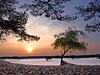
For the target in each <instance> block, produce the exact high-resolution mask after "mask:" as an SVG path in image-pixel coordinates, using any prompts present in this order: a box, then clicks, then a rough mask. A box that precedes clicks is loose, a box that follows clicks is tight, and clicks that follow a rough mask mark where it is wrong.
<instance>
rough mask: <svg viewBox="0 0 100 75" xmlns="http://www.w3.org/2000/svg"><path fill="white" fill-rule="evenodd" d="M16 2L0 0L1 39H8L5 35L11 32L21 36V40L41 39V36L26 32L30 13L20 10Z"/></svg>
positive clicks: (14, 0) (13, 0)
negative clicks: (17, 8)
mask: <svg viewBox="0 0 100 75" xmlns="http://www.w3.org/2000/svg"><path fill="white" fill-rule="evenodd" d="M16 3H17V1H16V0H0V40H2V41H6V38H5V36H9V35H11V34H13V35H14V36H16V37H20V39H19V41H23V40H24V41H30V40H31V41H32V40H36V41H37V40H39V37H37V36H34V35H29V34H28V33H27V32H26V27H25V24H26V23H27V17H28V15H27V14H26V12H18V11H17V10H16V7H15V4H16Z"/></svg>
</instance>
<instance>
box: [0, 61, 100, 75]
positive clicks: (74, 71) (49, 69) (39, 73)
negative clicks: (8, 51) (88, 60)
mask: <svg viewBox="0 0 100 75" xmlns="http://www.w3.org/2000/svg"><path fill="white" fill-rule="evenodd" d="M33 63H34V62H33ZM0 75H100V66H79V65H73V64H69V63H68V64H66V65H62V66H34V65H33V66H31V65H22V64H12V63H9V62H7V61H4V60H0Z"/></svg>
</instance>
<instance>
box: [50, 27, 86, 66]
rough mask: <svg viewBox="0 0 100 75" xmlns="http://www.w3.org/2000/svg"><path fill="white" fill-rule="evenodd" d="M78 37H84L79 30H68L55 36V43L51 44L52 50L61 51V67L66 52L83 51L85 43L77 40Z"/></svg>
mask: <svg viewBox="0 0 100 75" xmlns="http://www.w3.org/2000/svg"><path fill="white" fill-rule="evenodd" d="M80 35H85V34H84V32H82V31H79V30H73V29H72V28H69V30H66V31H65V32H62V33H59V34H58V35H57V34H56V35H55V38H56V39H55V41H54V43H52V46H53V47H54V49H58V48H60V49H61V65H62V64H63V57H64V55H65V54H66V52H68V51H70V52H71V51H74V50H80V51H81V50H82V51H85V50H86V49H87V48H86V45H87V43H85V42H81V41H80V40H79V36H80Z"/></svg>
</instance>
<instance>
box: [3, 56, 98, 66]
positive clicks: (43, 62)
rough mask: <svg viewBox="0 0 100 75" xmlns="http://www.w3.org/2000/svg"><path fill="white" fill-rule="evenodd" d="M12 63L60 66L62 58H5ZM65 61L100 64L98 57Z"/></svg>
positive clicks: (80, 63)
mask: <svg viewBox="0 0 100 75" xmlns="http://www.w3.org/2000/svg"><path fill="white" fill-rule="evenodd" d="M4 60H6V61H9V62H11V63H17V64H25V65H45V66H58V65H60V58H53V59H48V60H46V59H44V58H38V59H35V58H31V59H4ZM64 61H66V62H68V63H71V64H76V65H100V59H97V58H74V59H72V58H64Z"/></svg>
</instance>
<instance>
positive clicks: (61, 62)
mask: <svg viewBox="0 0 100 75" xmlns="http://www.w3.org/2000/svg"><path fill="white" fill-rule="evenodd" d="M63 57H64V55H63V54H62V55H61V61H60V65H63Z"/></svg>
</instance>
